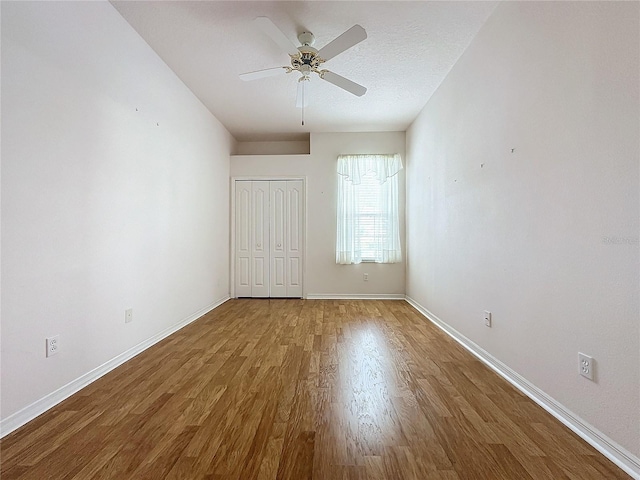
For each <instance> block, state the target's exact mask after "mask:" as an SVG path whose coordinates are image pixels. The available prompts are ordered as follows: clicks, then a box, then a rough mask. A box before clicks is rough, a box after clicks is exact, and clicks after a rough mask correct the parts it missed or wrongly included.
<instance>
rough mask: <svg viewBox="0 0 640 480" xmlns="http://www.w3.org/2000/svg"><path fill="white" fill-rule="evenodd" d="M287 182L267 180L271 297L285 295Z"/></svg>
mask: <svg viewBox="0 0 640 480" xmlns="http://www.w3.org/2000/svg"><path fill="white" fill-rule="evenodd" d="M288 183H289V182H285V181H282V182H281V181H271V182H269V193H270V196H269V198H270V202H269V231H270V242H271V250H270V254H271V255H270V256H271V265H270V267H271V269H270V273H271V281H270V289H271V296H272V297H286V296H287V278H286V277H287V276H286V253H285V242H286V237H285V235H286V232H285V228H286V214H287V208H286V201H287V184H288Z"/></svg>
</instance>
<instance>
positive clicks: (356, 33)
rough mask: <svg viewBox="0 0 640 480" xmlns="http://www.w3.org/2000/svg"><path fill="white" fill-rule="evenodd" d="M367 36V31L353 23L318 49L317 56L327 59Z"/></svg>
mask: <svg viewBox="0 0 640 480" xmlns="http://www.w3.org/2000/svg"><path fill="white" fill-rule="evenodd" d="M365 38H367V32H366V31H365V29H364V28H362V27H361V26H360V25H354V26H353V27H351V28H350V29H349V30H347V31H346V32H344V33H343V34H342V35H340V36H339V37H338V38H336V39H334V40H333V41H332V42H329V43H328V44H327V45H325V46H324V47H322V48H321V49H320V50H319V51H318V56H319V57H320V58H322V59H323V60H329V59H331V58H333V57H335V56H336V55H339V54H341V53H342V52H344V51H345V50H349V49H350V48H351V47H353V46H354V45H356V44H358V43H360V42H361V41H363V40H364V39H365Z"/></svg>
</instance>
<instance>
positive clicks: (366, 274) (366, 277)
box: [362, 273, 369, 282]
mask: <svg viewBox="0 0 640 480" xmlns="http://www.w3.org/2000/svg"><path fill="white" fill-rule="evenodd" d="M362 279H363V280H364V281H365V282H368V281H369V274H368V273H363V274H362Z"/></svg>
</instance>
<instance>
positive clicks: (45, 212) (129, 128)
mask: <svg viewBox="0 0 640 480" xmlns="http://www.w3.org/2000/svg"><path fill="white" fill-rule="evenodd" d="M232 143H233V139H232V137H231V136H230V135H229V133H228V132H227V130H226V129H225V128H224V127H223V126H222V125H221V124H220V123H219V122H218V121H217V120H216V119H215V118H214V117H213V116H212V115H211V114H210V113H209V111H208V110H206V109H205V107H204V106H203V105H202V104H201V103H200V102H199V101H198V100H197V99H196V98H195V96H194V95H193V94H192V93H191V92H190V91H189V90H188V89H187V88H186V87H185V86H184V84H182V83H181V82H180V81H179V80H178V78H177V77H176V76H175V75H174V74H173V73H172V72H171V70H170V69H169V68H168V67H167V66H166V65H165V64H164V63H163V62H162V61H161V60H160V59H159V58H158V57H157V55H155V53H154V52H153V51H152V50H151V48H149V46H148V45H147V44H146V43H145V42H144V41H143V40H142V39H141V38H140V37H139V36H138V34H137V33H136V32H135V31H134V30H133V29H132V28H131V27H130V26H129V25H128V24H127V23H126V22H125V21H124V19H123V18H122V17H121V16H120V15H119V14H118V13H117V11H116V10H115V9H114V8H113V7H112V6H111V4H109V3H107V2H98V3H96V2H2V230H1V231H2V413H1V415H2V419H3V420H6V419H7V417H10V416H12V414H15V413H16V412H18V411H19V410H21V409H23V408H24V407H26V406H28V405H30V404H32V403H33V402H35V401H36V400H39V399H41V398H42V397H44V396H45V395H47V394H49V393H51V392H53V391H54V390H56V389H58V388H59V387H61V386H63V385H65V384H67V383H69V382H71V381H73V380H75V379H77V378H79V377H81V376H82V375H84V374H86V373H87V372H89V371H90V370H91V369H94V368H96V367H98V366H99V365H101V364H103V363H104V362H106V361H108V360H110V359H112V358H114V357H115V356H117V355H119V354H121V353H122V352H125V351H126V350H128V349H130V348H131V347H133V346H135V345H137V344H139V343H141V342H143V341H144V340H146V339H149V338H150V337H153V336H154V335H156V334H158V333H159V332H162V331H163V330H165V329H167V328H169V327H171V326H173V325H175V324H177V323H179V322H180V321H182V320H184V319H187V318H189V317H190V316H193V315H194V314H196V313H197V312H199V311H202V310H203V309H207V308H210V306H212V305H213V304H215V303H216V302H218V301H220V300H221V299H224V298H225V297H226V296H227V295H228V276H229V271H228V250H229V248H228V243H229V237H228V216H229V213H228V209H229V187H228V184H229V180H228V178H229V153H230V151H231V148H232ZM127 308H133V322H132V323H129V324H126V325H125V323H124V311H125V309H127ZM57 334H59V335H60V338H61V351H60V353H59V354H58V355H57V356H54V357H51V358H45V337H48V336H52V335H57Z"/></svg>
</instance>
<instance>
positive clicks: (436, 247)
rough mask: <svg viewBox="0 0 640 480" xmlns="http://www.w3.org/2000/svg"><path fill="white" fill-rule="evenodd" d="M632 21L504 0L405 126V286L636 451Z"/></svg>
mask: <svg viewBox="0 0 640 480" xmlns="http://www.w3.org/2000/svg"><path fill="white" fill-rule="evenodd" d="M638 20H639V19H638V3H637V2H505V3H503V4H501V5H500V6H499V7H498V8H497V10H496V11H495V13H494V14H493V16H492V17H491V18H490V19H489V20H488V22H487V24H486V25H485V26H484V27H483V29H482V30H481V31H480V32H479V34H478V36H477V37H476V38H475V40H474V41H473V43H472V44H471V46H470V47H469V49H468V50H467V51H466V52H465V54H464V55H463V56H462V58H461V59H460V61H459V62H458V63H457V64H456V66H455V67H454V68H453V70H452V71H451V73H450V74H449V75H448V77H447V78H446V79H445V81H444V82H443V84H442V85H441V86H440V88H439V90H438V91H437V92H436V94H435V95H434V96H433V97H432V98H431V100H430V101H429V103H428V104H427V106H426V107H425V108H424V110H423V111H422V113H421V114H420V115H419V117H418V118H417V119H416V121H415V122H414V123H413V125H412V126H411V128H410V130H409V131H408V132H407V156H408V161H407V163H408V169H407V178H408V182H407V199H408V204H407V211H408V215H407V242H408V247H409V256H408V265H407V292H408V295H409V296H410V297H412V298H413V299H415V300H416V301H417V302H418V303H419V304H421V305H422V306H423V307H425V308H426V309H428V310H429V311H431V312H432V313H433V314H435V315H436V316H437V317H439V318H440V319H442V320H443V321H444V322H446V323H448V324H449V325H451V326H452V327H453V328H455V329H456V330H458V331H459V332H460V333H462V334H463V335H465V336H466V337H468V338H469V339H471V340H472V341H473V342H475V343H476V344H478V345H480V346H481V347H482V348H484V349H485V350H487V351H488V352H489V353H490V354H492V355H493V356H495V357H497V358H498V359H499V360H501V361H502V362H504V363H506V364H507V365H508V366H509V367H511V368H512V369H513V370H515V371H516V372H518V373H520V374H521V375H523V376H524V377H525V378H526V379H527V380H529V381H530V382H531V383H533V384H534V385H536V386H537V387H539V388H540V389H542V390H543V391H544V392H546V393H547V394H549V395H551V396H552V397H553V398H555V399H556V400H557V401H559V402H560V403H561V404H563V405H564V406H565V407H567V408H568V409H569V410H570V411H572V412H573V413H575V414H576V415H577V416H579V417H581V418H582V419H584V420H586V421H587V422H589V423H591V424H592V425H593V426H595V427H596V428H597V429H599V430H600V431H601V432H603V433H604V434H606V435H608V436H609V437H610V438H612V439H613V440H614V441H615V442H618V443H619V444H621V445H622V446H623V447H624V448H626V449H627V450H628V451H630V452H632V453H633V454H635V455H639V454H640V398H639V396H640V331H639V324H640V322H639V304H638V292H639V275H638V273H639V254H638V253H639V252H638V238H639V230H640V227H639V218H640V209H639V190H640V189H639V184H638V174H639V169H638V163H639V162H638V159H639V155H640V152H639V148H638V132H639V131H640V125H639V121H638V112H639V111H640V110H639V107H640V106H639V101H638V98H639V94H638V85H639V78H638V72H639V65H638V58H639V51H638V48H639V47H638V45H639V38H638V24H639V23H638ZM511 149H515V150H514V152H513V153H511ZM485 309H487V310H490V311H492V312H493V320H494V326H493V328H491V329H488V328H486V327H485V326H484V325H483V321H482V311H483V310H485ZM578 351H581V352H585V353H587V354H590V355H592V356H594V357H595V359H596V361H597V381H596V382H595V383H594V382H590V381H588V380H586V379H584V378H582V377H580V376H579V375H578V360H577V359H578Z"/></svg>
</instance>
